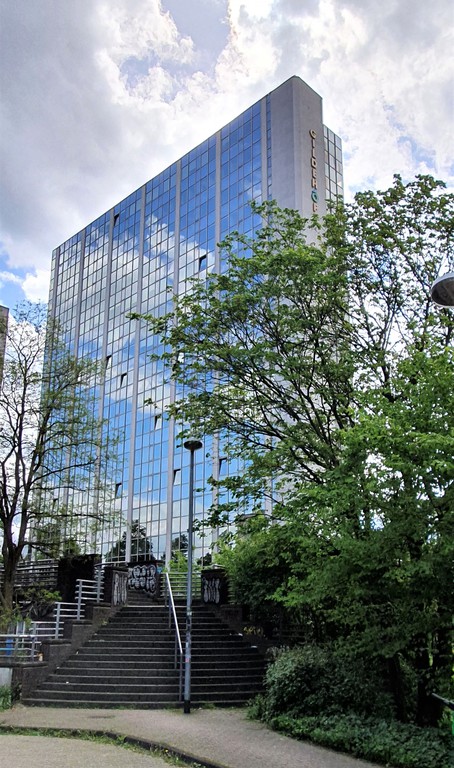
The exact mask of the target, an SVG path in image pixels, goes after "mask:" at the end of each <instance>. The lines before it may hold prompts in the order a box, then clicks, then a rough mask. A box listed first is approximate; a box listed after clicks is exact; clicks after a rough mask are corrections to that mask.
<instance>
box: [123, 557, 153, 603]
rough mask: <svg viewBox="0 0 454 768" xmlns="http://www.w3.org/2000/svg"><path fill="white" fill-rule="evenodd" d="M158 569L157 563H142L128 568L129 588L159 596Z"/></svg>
mask: <svg viewBox="0 0 454 768" xmlns="http://www.w3.org/2000/svg"><path fill="white" fill-rule="evenodd" d="M158 584H159V579H158V568H157V566H156V565H155V563H142V564H141V565H133V566H130V567H129V568H128V587H129V589H137V590H140V591H141V592H148V593H149V594H150V595H152V596H153V597H154V596H157V595H158V589H159V587H158Z"/></svg>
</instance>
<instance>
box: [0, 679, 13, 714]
mask: <svg viewBox="0 0 454 768" xmlns="http://www.w3.org/2000/svg"><path fill="white" fill-rule="evenodd" d="M11 705H12V697H11V688H10V687H9V686H8V685H0V712H1V711H2V710H4V709H9V708H10V707H11Z"/></svg>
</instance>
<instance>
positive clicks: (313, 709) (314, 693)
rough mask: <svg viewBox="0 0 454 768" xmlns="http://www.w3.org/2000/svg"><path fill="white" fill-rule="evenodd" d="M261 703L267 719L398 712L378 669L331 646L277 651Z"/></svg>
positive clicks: (380, 714)
mask: <svg viewBox="0 0 454 768" xmlns="http://www.w3.org/2000/svg"><path fill="white" fill-rule="evenodd" d="M260 706H261V707H262V710H263V712H264V714H265V716H266V717H267V718H269V717H272V716H275V715H280V714H293V715H318V714H325V715H326V714H335V713H341V712H345V711H351V712H356V713H358V714H363V715H370V714H375V715H377V716H381V717H385V718H386V717H392V715H393V709H392V703H391V697H390V696H389V695H388V694H387V693H386V692H385V691H384V690H383V684H382V682H381V678H380V676H379V675H378V673H377V671H374V670H373V669H371V667H370V665H369V666H366V664H365V662H364V661H363V660H361V659H355V660H354V661H353V660H352V659H347V658H346V657H339V656H338V655H336V653H335V652H334V651H332V650H331V649H330V648H322V647H319V646H316V645H305V646H300V647H298V648H293V649H291V650H284V651H279V652H278V653H277V655H276V658H275V661H274V663H273V664H271V666H270V667H269V668H268V671H267V674H266V678H265V695H264V698H263V700H262V702H261V704H260Z"/></svg>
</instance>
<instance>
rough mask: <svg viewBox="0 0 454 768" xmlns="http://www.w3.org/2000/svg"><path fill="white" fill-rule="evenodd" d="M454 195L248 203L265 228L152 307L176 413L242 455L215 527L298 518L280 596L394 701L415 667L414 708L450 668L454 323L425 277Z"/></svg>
mask: <svg viewBox="0 0 454 768" xmlns="http://www.w3.org/2000/svg"><path fill="white" fill-rule="evenodd" d="M453 202H454V201H453V196H452V195H451V194H448V193H447V192H446V191H445V188H444V185H443V184H442V183H441V182H438V181H435V180H434V179H433V178H431V177H428V176H420V177H417V178H416V179H415V180H414V181H412V182H410V183H407V184H405V183H404V182H403V181H402V179H401V178H400V177H398V176H396V177H395V179H394V183H393V185H392V187H391V188H390V189H388V190H385V191H382V192H377V193H373V192H365V193H359V194H357V195H356V197H355V200H354V202H352V203H350V204H345V205H342V204H340V205H338V206H336V207H334V208H333V209H332V210H331V211H330V212H329V213H328V215H327V216H325V217H324V219H323V220H322V221H319V220H317V219H313V220H311V221H307V220H305V219H303V218H302V217H301V216H300V215H299V214H298V213H297V212H295V211H290V210H280V209H279V208H278V207H277V206H276V205H275V204H274V203H269V202H268V203H264V204H263V205H261V206H255V210H256V212H258V213H259V214H260V215H261V216H262V219H263V226H262V228H261V229H260V230H259V231H258V232H257V234H256V236H255V238H246V237H244V236H243V235H241V234H239V233H233V234H232V235H230V236H229V237H228V238H227V239H226V240H225V241H224V242H223V243H222V244H221V245H220V248H221V260H222V263H223V269H222V270H221V274H214V273H212V274H209V275H208V277H207V279H206V280H200V279H194V280H192V282H191V283H190V284H189V286H188V289H187V291H186V292H185V293H183V294H182V295H181V296H175V301H174V309H173V310H172V312H170V313H169V314H167V315H166V316H164V317H155V316H153V315H151V316H145V318H144V319H145V320H146V321H147V322H148V323H149V325H150V329H151V330H152V332H154V333H157V334H159V336H160V339H161V342H162V344H163V348H164V350H165V351H164V352H163V354H162V355H161V360H162V361H163V362H164V365H165V366H166V369H167V374H168V378H169V380H173V381H174V382H175V383H176V392H177V398H176V401H175V403H172V404H171V405H170V407H169V416H171V417H173V418H175V419H176V420H177V422H178V423H180V424H182V425H184V427H183V429H182V435H185V434H189V433H190V434H191V435H194V436H197V437H201V438H203V437H204V436H205V435H214V436H217V438H218V439H219V441H220V445H221V449H220V450H221V452H222V453H223V454H224V455H225V456H226V457H227V458H230V459H231V460H236V461H237V463H235V462H233V463H232V465H231V466H232V467H233V469H232V471H231V472H230V474H228V475H227V476H226V477H221V478H217V477H216V478H213V481H212V482H213V485H214V486H215V487H217V490H218V493H217V497H216V505H215V506H214V507H213V509H212V515H211V520H210V522H211V523H212V524H219V523H222V522H225V521H226V520H227V519H229V518H231V517H232V513H233V514H234V513H237V514H244V512H251V510H254V511H255V512H256V513H257V514H259V515H260V514H261V515H263V514H264V513H266V514H268V515H269V510H270V509H271V522H272V521H274V520H279V521H286V526H284V530H285V533H283V532H280V533H279V535H278V536H276V533H275V532H274V533H273V530H272V527H271V528H269V529H268V530H269V535H270V536H272V537H273V540H272V541H271V539H270V544H271V545H272V547H273V546H275V544H274V540H275V539H276V540H279V541H280V540H281V538H282V537H284V538H285V536H287V545H285V544H284V543H282V547H283V548H284V549H287V552H290V553H291V555H290V556H289V557H287V558H286V559H285V560H286V563H285V564H284V565H283V567H282V578H281V582H280V584H279V585H278V587H277V588H276V586H275V585H274V587H273V590H272V594H270V598H271V599H272V600H274V601H275V602H276V603H279V604H280V605H285V606H287V607H288V608H289V609H292V610H293V611H295V610H299V611H301V612H302V614H303V615H305V616H306V617H309V616H310V617H311V622H312V626H315V625H317V627H318V631H317V637H318V639H320V638H325V639H328V638H330V639H333V637H334V638H335V639H336V640H337V641H339V642H341V641H342V642H344V643H348V644H350V650H351V652H352V653H353V652H356V653H358V654H363V655H364V654H366V655H369V656H370V657H371V658H372V657H377V658H378V657H380V658H381V659H384V660H386V662H387V663H389V665H390V668H392V670H393V674H392V675H391V678H392V685H393V687H394V690H395V695H396V702H397V704H396V706H398V707H399V706H400V708H401V714H402V711H403V709H402V707H403V705H402V674H401V664H402V663H404V662H405V664H410V665H411V666H412V668H413V669H414V670H415V674H416V675H417V677H418V686H419V689H418V690H419V694H418V715H417V716H418V718H419V720H420V721H421V722H423V721H430V720H431V719H433V717H434V714H433V712H434V707H433V706H432V704H431V701H430V699H429V694H430V692H431V691H432V690H434V689H436V688H437V687H438V689H439V688H440V686H441V688H443V687H444V688H443V689H444V690H446V685H447V684H448V683H447V680H448V679H449V673H448V672H447V670H448V669H449V660H448V658H449V631H450V617H451V615H452V608H453V604H452V593H451V590H450V584H451V583H452V554H453V541H454V531H453V510H454V504H453V492H454V491H453V489H454V461H453V455H454V366H453V362H454V361H453V349H452V338H453V327H454V318H453V314H452V313H450V311H449V310H441V309H439V308H437V307H435V306H434V305H433V304H432V303H431V300H430V287H431V284H432V283H433V281H434V279H435V278H436V277H437V276H438V275H439V274H441V273H443V272H444V271H447V270H452V268H453V230H454V215H453V214H454V205H453ZM235 467H240V469H238V470H237V471H235ZM265 497H268V498H271V499H272V505H270V504H268V506H265V504H264V498H265ZM267 510H268V511H267ZM263 519H264V518H263ZM264 525H265V534H264V533H263V530H264V529H263V527H262V528H260V531H259V532H258V533H257V532H255V534H254V532H252V533H251V537H253V536H254V535H256V536H259V537H260V541H262V540H263V536H265V540H266V522H264ZM243 533H244V532H243V531H242V532H241V535H243ZM251 541H252V539H251ZM244 546H245V547H246V548H247V544H246V545H244ZM272 547H271V548H272ZM243 549H244V547H243ZM243 549H241V552H242V553H243V554H244V552H243ZM238 551H239V552H240V549H239V550H238ZM250 562H252V561H250ZM252 571H253V568H252ZM260 578H263V574H261V575H260ZM273 583H274V580H273Z"/></svg>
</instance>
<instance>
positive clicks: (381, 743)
mask: <svg viewBox="0 0 454 768" xmlns="http://www.w3.org/2000/svg"><path fill="white" fill-rule="evenodd" d="M268 723H269V725H270V726H271V727H272V728H274V729H276V730H278V731H281V732H283V733H286V734H288V735H289V736H293V737H294V738H297V739H307V740H309V741H313V742H315V743H316V744H320V745H321V746H324V747H329V748H330V749H337V750H340V751H343V752H348V753H349V754H352V755H354V756H355V757H360V758H363V759H365V760H372V761H375V762H378V763H382V764H383V765H385V764H386V765H389V766H393V767H394V768H451V766H452V765H453V761H454V750H453V740H452V737H451V734H450V733H449V732H448V730H446V731H445V732H442V731H440V730H436V729H435V728H418V727H417V726H415V725H409V724H406V723H398V722H386V721H384V720H378V719H375V718H361V717H359V716H358V715H333V716H331V717H328V716H325V715H319V716H316V717H300V718H293V717H290V716H289V715H279V716H277V717H273V718H271V719H269V720H268Z"/></svg>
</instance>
